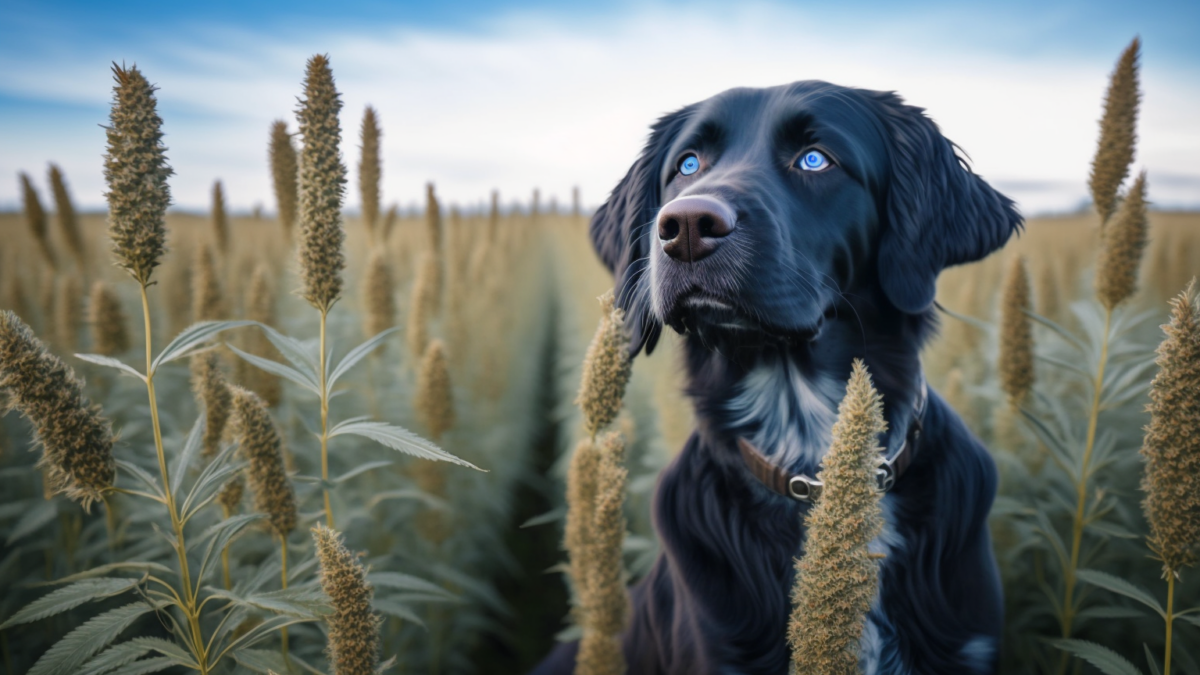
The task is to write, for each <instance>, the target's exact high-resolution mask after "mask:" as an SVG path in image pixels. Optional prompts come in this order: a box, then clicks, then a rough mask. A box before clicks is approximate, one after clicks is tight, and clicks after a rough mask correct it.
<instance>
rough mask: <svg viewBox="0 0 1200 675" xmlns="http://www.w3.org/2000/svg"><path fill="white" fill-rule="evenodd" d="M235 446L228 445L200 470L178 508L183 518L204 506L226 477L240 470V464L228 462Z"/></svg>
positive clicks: (187, 518) (221, 485)
mask: <svg viewBox="0 0 1200 675" xmlns="http://www.w3.org/2000/svg"><path fill="white" fill-rule="evenodd" d="M235 447H236V446H233V445H228V446H225V448H223V449H222V450H221V452H220V453H218V454H217V456H216V457H214V458H213V460H212V461H211V462H209V463H208V466H206V467H204V470H203V471H201V472H200V476H199V477H198V478H196V482H195V484H193V485H192V489H191V490H189V491H188V494H187V497H186V498H184V500H183V506H182V508H180V511H179V512H180V513H182V514H183V519H184V520H185V521H186V520H190V519H191V517H192V516H193V515H195V512H196V511H199V510H200V509H202V508H204V505H205V504H206V503H208V501H209V499H211V498H212V497H213V496H214V495H216V494H217V493H218V492H219V491H220V489H221V488H222V487H224V486H225V483H227V482H228V479H229V477H230V476H232V475H233V474H235V473H237V472H238V471H241V470H242V464H240V463H239V464H230V463H229V458H230V457H232V456H233V453H234V448H235Z"/></svg>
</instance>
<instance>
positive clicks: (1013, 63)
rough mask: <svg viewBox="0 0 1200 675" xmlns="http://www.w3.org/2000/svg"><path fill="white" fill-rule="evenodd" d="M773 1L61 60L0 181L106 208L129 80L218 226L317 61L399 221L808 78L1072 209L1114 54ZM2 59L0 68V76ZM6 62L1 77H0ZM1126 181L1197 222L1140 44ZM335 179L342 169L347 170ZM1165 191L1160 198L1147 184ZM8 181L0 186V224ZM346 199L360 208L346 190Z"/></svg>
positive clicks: (1033, 204) (1175, 100)
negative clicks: (25, 178) (1054, 48)
mask: <svg viewBox="0 0 1200 675" xmlns="http://www.w3.org/2000/svg"><path fill="white" fill-rule="evenodd" d="M852 18H853V17H843V18H842V19H840V20H836V19H831V18H830V17H828V16H816V15H813V14H810V13H806V12H805V11H802V10H798V9H792V8H787V7H783V6H779V5H774V4H759V5H752V6H749V7H745V6H744V7H742V8H741V9H740V10H739V11H737V12H736V13H735V12H732V11H724V10H719V9H711V8H710V9H706V10H704V11H702V12H687V11H681V10H680V9H678V8H676V9H670V8H664V7H658V8H654V7H650V8H643V9H637V10H627V11H622V12H617V13H611V14H608V15H605V16H602V17H596V18H591V19H589V20H587V21H576V20H571V19H570V18H569V17H565V16H545V15H542V16H538V15H532V14H527V13H519V12H509V13H506V14H502V15H498V16H496V17H493V18H491V19H489V20H487V21H482V22H480V23H479V25H475V26H473V27H472V28H471V29H470V30H455V29H453V28H449V27H443V28H415V27H412V26H405V25H381V26H377V27H372V28H356V29H353V30H351V29H346V28H333V29H329V30H321V29H313V28H310V29H306V30H303V31H290V32H289V33H288V34H286V35H284V34H281V33H274V34H272V33H267V32H258V31H253V30H248V29H246V28H245V27H242V28H230V27H224V26H215V25H206V26H203V27H200V28H193V29H191V30H188V31H184V32H183V33H181V34H178V35H168V36H153V35H152V34H149V33H148V34H147V36H146V38H145V39H144V40H142V41H138V42H135V43H131V45H130V46H126V45H95V46H87V45H74V46H64V47H63V49H62V51H61V52H59V53H57V54H56V53H54V52H52V51H51V50H44V51H43V52H41V53H40V54H38V55H36V56H34V57H30V58H28V59H25V60H24V62H23V63H22V64H21V67H20V68H15V69H14V68H5V73H4V75H3V76H0V96H3V97H5V98H6V99H7V101H8V102H5V103H4V106H3V110H0V175H8V176H13V175H14V174H15V172H16V171H17V170H19V169H25V170H33V171H37V172H41V171H42V167H44V164H45V162H46V161H49V160H54V161H58V162H60V163H62V164H63V165H64V167H65V169H66V171H67V172H68V175H69V177H70V178H71V180H72V185H73V188H74V190H75V192H76V194H77V196H78V199H79V201H80V202H81V203H84V204H86V205H88V206H99V205H101V204H102V203H103V199H102V191H103V183H102V176H101V173H100V156H101V154H102V153H103V145H104V137H103V130H102V129H100V128H99V127H98V126H96V125H97V124H99V123H103V122H104V116H105V110H106V105H107V99H108V96H109V86H110V80H109V77H108V73H107V66H108V62H109V61H112V60H117V61H121V60H125V61H136V62H137V63H138V65H139V66H140V67H141V68H142V69H143V70H144V71H145V72H146V74H147V76H148V77H149V78H150V79H151V81H153V82H156V83H157V84H158V85H159V86H160V87H161V91H160V94H159V95H160V101H161V107H162V111H163V115H164V118H165V129H166V131H167V133H168V136H167V139H166V142H167V144H168V146H169V148H170V157H171V161H172V164H173V166H174V167H175V169H176V173H177V176H176V178H175V179H174V181H173V183H172V186H173V190H174V194H175V199H176V202H177V203H178V204H180V205H181V206H185V207H189V208H204V207H205V205H206V203H207V199H208V190H209V187H210V185H211V182H212V180H214V179H216V178H221V179H223V180H224V181H225V182H226V190H227V193H228V195H229V199H230V201H231V203H232V204H233V206H234V207H238V208H248V207H249V206H251V205H252V204H254V203H257V202H261V203H263V204H265V205H266V206H267V208H268V209H269V208H270V207H271V197H270V188H269V182H268V173H267V168H266V138H267V130H268V126H269V124H270V122H271V120H272V119H276V118H284V119H288V120H289V122H291V121H292V120H293V119H294V118H293V115H292V110H293V108H294V106H295V96H296V94H297V93H298V92H299V90H300V84H299V83H300V78H301V75H302V73H303V67H304V61H305V59H306V58H307V57H308V56H310V55H311V54H313V53H316V52H325V53H328V54H330V56H331V59H332V63H333V67H334V73H335V75H336V76H337V79H338V85H339V87H340V89H341V90H342V92H343V94H344V100H345V103H346V107H345V111H344V114H343V119H342V123H343V132H344V138H345V142H344V149H343V152H344V153H345V155H346V160H347V164H349V165H350V166H351V167H353V165H354V163H355V161H356V159H357V133H358V124H359V118H360V115H361V113H362V109H363V106H364V105H366V104H368V103H370V104H372V105H374V106H376V107H377V108H378V110H379V112H380V116H381V121H382V125H383V130H384V139H383V158H384V194H385V197H386V198H387V199H388V200H389V201H391V200H399V201H401V202H405V203H407V202H411V201H415V200H417V199H418V198H419V197H420V195H421V193H422V185H423V184H424V182H425V181H426V180H432V181H434V182H436V183H437V185H438V188H439V192H440V193H442V194H443V195H444V196H445V197H446V198H447V199H448V200H450V201H459V202H465V203H475V202H477V201H478V200H480V199H481V198H483V197H484V196H485V195H486V194H487V193H488V192H489V191H490V190H491V189H492V188H498V189H500V190H501V192H502V194H503V195H504V196H505V198H508V199H511V198H521V199H524V198H527V196H528V195H529V193H530V191H531V190H532V188H534V187H540V188H541V189H542V192H543V194H545V195H558V197H559V199H560V200H562V199H565V198H566V197H567V196H568V195H569V194H570V189H571V187H572V186H574V185H579V186H581V188H582V190H583V194H584V196H585V201H587V202H589V203H593V204H594V203H598V202H599V201H600V200H602V199H603V198H604V196H605V194H606V193H607V191H608V190H609V189H611V187H612V186H613V185H614V184H615V183H616V181H617V180H618V179H619V178H620V177H621V175H623V173H624V171H625V170H626V168H627V167H628V165H629V164H630V162H631V161H632V160H633V158H634V157H635V155H636V153H637V152H638V150H639V149H640V147H641V144H642V143H643V141H644V139H645V135H646V130H647V127H648V125H649V123H650V122H652V121H653V119H655V118H656V117H657V116H658V115H660V114H662V113H664V112H667V111H670V110H672V109H675V108H678V107H680V106H682V105H684V104H687V103H689V102H692V101H694V100H697V99H700V98H704V97H707V96H710V95H712V94H714V93H716V92H719V91H721V90H723V89H726V88H729V87H734V86H766V85H773V84H780V83H784V82H789V81H793V80H798V79H824V80H829V81H832V82H837V83H839V84H846V85H854V86H862V87H867V88H873V89H893V90H896V91H899V92H900V93H901V94H903V95H904V96H905V97H906V98H907V99H908V100H909V101H910V102H912V103H914V104H916V105H920V106H923V107H925V108H927V109H928V111H929V113H930V114H931V115H932V116H933V117H934V118H935V119H936V120H937V121H938V122H939V123H940V124H941V126H942V129H943V131H944V132H945V133H946V135H947V136H949V137H950V138H952V139H953V140H955V141H956V142H957V143H959V144H960V145H961V146H962V147H963V148H964V149H965V150H966V151H967V152H968V153H969V154H970V156H971V158H972V161H973V165H974V167H975V169H976V170H977V171H978V172H979V173H981V174H983V175H984V177H986V178H988V179H990V180H994V181H995V182H996V183H997V185H999V186H1001V187H1002V188H1003V189H1006V190H1008V191H1009V192H1010V194H1011V195H1012V196H1013V197H1015V198H1016V199H1017V200H1018V201H1019V202H1020V204H1021V205H1022V207H1023V209H1024V210H1025V211H1026V212H1027V213H1035V212H1040V211H1045V210H1061V209H1068V208H1072V207H1074V206H1075V205H1077V204H1078V203H1079V202H1080V201H1081V200H1082V199H1084V197H1085V196H1086V192H1085V187H1084V186H1085V183H1086V176H1087V169H1088V162H1089V159H1090V156H1091V153H1092V151H1093V149H1094V143H1095V135H1096V120H1097V119H1098V117H1099V113H1100V98H1101V96H1102V94H1103V91H1104V87H1105V83H1106V78H1107V75H1108V71H1109V69H1110V68H1111V65H1112V61H1114V60H1115V58H1116V56H1117V54H1118V52H1119V50H1120V48H1121V47H1122V46H1123V45H1120V44H1118V45H1114V47H1113V50H1112V54H1111V55H1109V56H1107V57H1103V58H1097V57H1095V56H1092V55H1088V56H1086V57H1084V56H1071V55H1069V54H1045V53H1042V54H1037V55H1033V56H1029V57H1027V58H1021V57H1014V56H1012V55H1001V54H997V53H996V52H995V51H985V50H972V49H970V48H968V47H964V46H963V45H962V44H961V43H958V42H955V43H954V45H953V46H951V47H939V46H938V45H939V36H940V35H945V34H946V31H948V30H951V28H952V27H951V26H948V25H946V23H945V21H931V20H930V17H929V16H918V15H914V16H913V17H911V18H910V19H909V20H907V21H901V22H896V21H894V20H893V21H890V22H888V24H887V25H886V26H884V25H882V24H879V25H872V24H871V23H870V22H869V21H863V22H862V24H863V25H857V26H855V27H854V30H848V29H846V25H847V22H848V21H850V20H851V19H852ZM8 58H11V57H8ZM6 60H7V58H6ZM1143 72H1144V89H1145V96H1144V105H1143V115H1142V121H1141V124H1140V144H1139V156H1138V163H1139V164H1140V165H1142V166H1144V167H1145V168H1147V170H1148V172H1149V176H1150V185H1151V198H1152V199H1153V200H1154V201H1155V202H1157V203H1159V204H1161V205H1168V206H1178V205H1190V206H1200V169H1197V167H1200V117H1198V116H1196V115H1195V114H1194V112H1195V111H1196V110H1200V78H1197V77H1196V74H1197V73H1196V71H1195V69H1192V68H1190V66H1189V64H1182V65H1181V64H1179V63H1160V62H1156V61H1155V59H1154V55H1153V50H1152V49H1151V48H1149V47H1148V52H1147V57H1146V58H1145V64H1144V71H1143ZM352 173H353V172H352ZM1159 173H1161V174H1162V175H1163V176H1164V178H1166V177H1168V176H1169V177H1170V179H1169V180H1163V181H1161V182H1156V180H1155V176H1156V175H1158V174H1159ZM16 200H17V191H16V181H15V179H14V180H10V181H7V182H5V181H0V205H14V204H15V203H16ZM348 202H349V204H350V205H351V206H353V205H354V204H355V203H356V196H355V194H354V190H350V191H349V192H348Z"/></svg>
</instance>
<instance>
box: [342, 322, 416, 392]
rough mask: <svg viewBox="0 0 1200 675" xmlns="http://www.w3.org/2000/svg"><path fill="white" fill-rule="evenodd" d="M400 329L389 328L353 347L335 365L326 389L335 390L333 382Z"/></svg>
mask: <svg viewBox="0 0 1200 675" xmlns="http://www.w3.org/2000/svg"><path fill="white" fill-rule="evenodd" d="M398 330H400V329H399V328H389V329H387V330H385V331H383V332H382V333H380V334H378V335H376V336H375V337H373V338H371V339H369V340H367V341H366V342H364V343H362V344H361V345H359V346H357V347H355V348H354V349H351V350H350V353H349V354H346V357H345V358H343V359H342V361H341V363H339V364H337V367H335V368H334V369H333V372H332V373H330V375H329V378H328V380H327V381H326V382H325V391H326V392H329V391H333V383H334V382H337V381H338V378H340V377H341V376H342V375H345V374H346V371H348V370H350V369H351V368H353V367H354V364H356V363H358V362H359V361H361V360H362V359H363V357H365V356H366V355H367V354H370V353H371V352H372V351H374V350H375V348H376V347H378V346H379V345H381V344H383V341H384V340H386V339H387V338H388V336H389V335H391V334H392V333H395V332H396V331H398Z"/></svg>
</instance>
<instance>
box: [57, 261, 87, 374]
mask: <svg viewBox="0 0 1200 675" xmlns="http://www.w3.org/2000/svg"><path fill="white" fill-rule="evenodd" d="M54 312H55V317H54V328H55V330H57V331H58V332H57V334H56V336H55V337H56V341H57V342H58V348H59V349H61V350H62V351H63V352H65V353H67V354H73V353H75V352H76V351H77V350H78V349H79V330H80V329H81V328H82V327H83V289H82V288H81V287H80V285H79V277H77V276H75V275H74V274H72V275H69V276H67V278H65V279H63V280H62V283H61V284H59V286H58V298H56V299H55V302H54Z"/></svg>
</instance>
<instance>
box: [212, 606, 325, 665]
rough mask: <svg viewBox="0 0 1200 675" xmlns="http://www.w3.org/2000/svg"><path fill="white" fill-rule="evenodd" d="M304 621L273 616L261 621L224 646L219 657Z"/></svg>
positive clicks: (254, 643)
mask: <svg viewBox="0 0 1200 675" xmlns="http://www.w3.org/2000/svg"><path fill="white" fill-rule="evenodd" d="M305 621H307V619H297V618H294V617H290V616H273V617H271V618H269V619H267V620H266V621H263V622H262V623H260V624H258V625H257V626H255V627H254V628H251V629H250V630H249V631H247V632H246V634H245V635H243V636H241V637H239V638H238V639H236V640H234V641H233V642H231V643H229V645H228V646H226V647H225V649H223V650H222V651H221V655H224V654H226V653H228V652H231V651H238V650H242V649H245V648H247V647H250V646H252V645H256V644H258V643H259V642H262V641H263V640H265V639H266V638H267V637H269V636H270V635H271V633H274V632H275V631H277V630H279V629H280V628H283V627H285V626H291V625H292V624H297V623H304V622H305ZM218 660H219V657H218ZM210 664H215V661H213V662H210Z"/></svg>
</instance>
